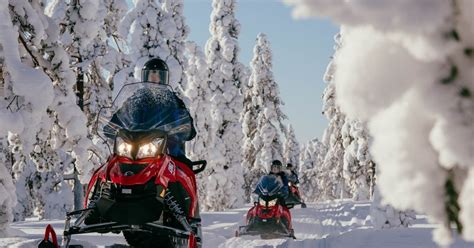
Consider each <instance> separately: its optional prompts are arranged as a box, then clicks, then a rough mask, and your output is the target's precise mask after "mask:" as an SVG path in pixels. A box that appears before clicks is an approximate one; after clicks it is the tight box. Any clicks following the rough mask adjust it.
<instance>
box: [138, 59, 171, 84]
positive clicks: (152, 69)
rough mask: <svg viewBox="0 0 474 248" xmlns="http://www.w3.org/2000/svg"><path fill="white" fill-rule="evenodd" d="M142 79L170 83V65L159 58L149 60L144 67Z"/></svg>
mask: <svg viewBox="0 0 474 248" xmlns="http://www.w3.org/2000/svg"><path fill="white" fill-rule="evenodd" d="M142 81H143V82H153V83H160V84H168V65H167V64H166V62H165V61H163V60H161V59H159V58H153V59H150V60H148V61H147V62H146V63H145V65H143V68H142Z"/></svg>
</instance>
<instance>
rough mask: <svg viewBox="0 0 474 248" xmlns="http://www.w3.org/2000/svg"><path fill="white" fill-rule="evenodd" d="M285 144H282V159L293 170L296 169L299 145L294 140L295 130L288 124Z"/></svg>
mask: <svg viewBox="0 0 474 248" xmlns="http://www.w3.org/2000/svg"><path fill="white" fill-rule="evenodd" d="M285 137H286V139H285V143H284V144H283V157H284V160H285V162H286V163H291V164H292V165H293V167H294V168H295V169H298V163H299V157H300V145H299V144H298V140H297V139H296V135H295V130H294V129H293V126H291V124H288V127H287V128H286V132H285Z"/></svg>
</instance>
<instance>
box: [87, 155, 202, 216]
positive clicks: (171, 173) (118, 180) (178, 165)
mask: <svg viewBox="0 0 474 248" xmlns="http://www.w3.org/2000/svg"><path fill="white" fill-rule="evenodd" d="M119 164H148V166H146V167H145V168H144V169H143V170H142V171H140V172H139V173H137V174H135V175H131V176H125V175H124V174H123V173H122V172H121V171H120V167H119ZM153 177H155V184H159V185H161V186H163V187H164V188H167V187H168V183H170V182H178V183H180V184H181V185H182V186H183V187H184V189H185V190H186V191H187V192H188V194H189V195H190V197H191V202H192V204H191V208H190V217H194V215H195V211H196V208H197V192H196V189H197V187H196V177H195V175H194V172H193V171H192V170H191V169H190V168H189V167H188V166H187V165H186V164H184V163H182V162H179V161H177V160H175V159H173V158H172V157H171V156H168V155H164V156H160V157H157V158H146V159H140V160H132V159H130V158H127V157H120V156H118V155H113V156H112V157H111V158H110V159H109V160H108V161H107V163H106V164H104V165H102V166H101V167H99V168H98V169H97V170H96V171H95V172H94V175H93V176H92V178H91V180H90V181H89V186H88V189H87V193H86V198H85V202H84V207H87V205H88V199H89V194H92V192H91V191H92V190H93V188H94V185H95V184H96V182H97V180H99V181H100V182H103V181H106V180H108V181H110V182H112V183H114V184H119V185H127V186H129V185H140V184H145V183H146V182H148V181H149V180H150V179H152V178H153Z"/></svg>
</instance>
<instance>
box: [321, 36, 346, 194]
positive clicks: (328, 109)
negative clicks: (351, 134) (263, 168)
mask: <svg viewBox="0 0 474 248" xmlns="http://www.w3.org/2000/svg"><path fill="white" fill-rule="evenodd" d="M334 39H335V41H336V46H335V49H336V50H337V49H339V48H340V45H341V35H340V34H337V35H336V36H335V37H334ZM335 56H337V52H336V54H335ZM335 71H336V68H335V64H334V63H333V62H331V63H330V64H329V65H328V67H327V70H326V74H325V75H324V81H325V82H326V83H327V86H326V89H325V90H324V94H323V113H324V115H325V116H326V118H328V120H329V124H328V127H327V128H326V130H325V131H324V135H323V141H322V142H323V144H324V145H325V146H326V147H327V149H328V150H327V153H326V156H325V158H324V162H323V165H322V173H323V175H322V178H321V185H322V186H323V187H322V190H323V192H322V197H323V199H326V200H333V199H339V198H345V197H348V196H349V194H348V193H349V192H348V188H347V185H345V183H344V178H343V174H342V172H343V165H344V146H343V139H342V133H341V130H342V127H343V125H344V121H345V115H344V114H343V113H342V112H341V110H340V108H339V106H337V104H336V88H335V85H334V82H333V80H334V73H335Z"/></svg>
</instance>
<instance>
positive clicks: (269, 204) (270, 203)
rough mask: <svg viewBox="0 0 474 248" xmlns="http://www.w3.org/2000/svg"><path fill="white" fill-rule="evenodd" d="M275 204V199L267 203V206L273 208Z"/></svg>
mask: <svg viewBox="0 0 474 248" xmlns="http://www.w3.org/2000/svg"><path fill="white" fill-rule="evenodd" d="M276 204H277V199H273V200H271V201H268V206H269V207H273V206H275V205H276Z"/></svg>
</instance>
